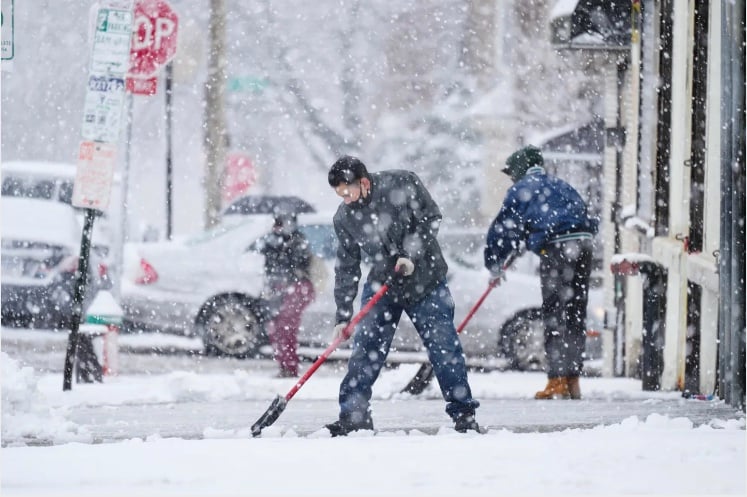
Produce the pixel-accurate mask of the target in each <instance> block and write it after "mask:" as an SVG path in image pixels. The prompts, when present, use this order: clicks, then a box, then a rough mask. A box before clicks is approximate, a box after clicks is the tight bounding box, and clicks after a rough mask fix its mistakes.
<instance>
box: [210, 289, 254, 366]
mask: <svg viewBox="0 0 747 497" xmlns="http://www.w3.org/2000/svg"><path fill="white" fill-rule="evenodd" d="M197 330H198V332H199V333H200V336H201V337H202V341H203V343H204V344H205V352H206V354H208V355H210V354H214V353H217V354H220V355H228V356H232V357H241V358H244V357H254V356H257V355H259V353H260V350H259V349H260V347H261V346H262V345H264V344H266V343H267V337H266V335H265V332H264V328H263V326H262V321H261V319H260V314H259V312H258V310H257V309H256V306H255V304H253V303H252V302H251V301H249V300H247V299H246V298H244V297H241V296H237V295H230V296H223V297H219V298H216V299H214V300H212V301H210V302H208V303H207V304H205V306H204V307H203V308H202V311H201V312H200V318H199V320H198V323H197Z"/></svg>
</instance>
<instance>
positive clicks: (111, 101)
mask: <svg viewBox="0 0 747 497" xmlns="http://www.w3.org/2000/svg"><path fill="white" fill-rule="evenodd" d="M124 99H125V80H124V77H122V76H113V75H110V76H105V75H95V74H91V75H90V76H88V87H87V88H86V98H85V101H84V103H83V127H82V131H81V136H82V137H83V139H84V140H91V141H98V142H110V143H113V142H117V141H119V135H120V131H121V129H122V122H121V121H122V106H123V105H124Z"/></svg>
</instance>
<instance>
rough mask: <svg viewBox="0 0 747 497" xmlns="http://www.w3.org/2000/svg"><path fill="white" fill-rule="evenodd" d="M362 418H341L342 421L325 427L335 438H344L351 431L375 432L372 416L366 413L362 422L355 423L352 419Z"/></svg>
mask: <svg viewBox="0 0 747 497" xmlns="http://www.w3.org/2000/svg"><path fill="white" fill-rule="evenodd" d="M358 417H360V416H349V415H348V416H340V419H338V420H337V421H335V422H334V423H330V424H328V425H325V426H324V427H325V428H327V429H328V430H329V433H330V434H331V435H332V436H333V437H344V436H346V435H347V434H348V433H350V432H351V431H358V430H373V429H374V426H373V420H372V419H371V414H370V413H366V414H365V415H364V416H363V417H362V418H363V419H362V420H361V421H353V420H352V419H351V418H358Z"/></svg>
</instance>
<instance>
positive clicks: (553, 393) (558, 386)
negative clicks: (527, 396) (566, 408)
mask: <svg viewBox="0 0 747 497" xmlns="http://www.w3.org/2000/svg"><path fill="white" fill-rule="evenodd" d="M570 397H571V393H570V392H569V391H568V378H566V377H565V376H561V377H559V378H550V379H548V380H547V386H546V387H545V389H544V390H542V391H540V392H537V393H536V394H534V398H535V399H569V398H570Z"/></svg>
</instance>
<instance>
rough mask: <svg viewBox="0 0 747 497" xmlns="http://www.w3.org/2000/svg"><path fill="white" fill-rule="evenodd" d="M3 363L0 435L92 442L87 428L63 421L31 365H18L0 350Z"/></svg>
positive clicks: (31, 440)
mask: <svg viewBox="0 0 747 497" xmlns="http://www.w3.org/2000/svg"><path fill="white" fill-rule="evenodd" d="M0 363H1V364H2V438H3V440H8V439H15V440H19V439H25V440H27V442H28V443H33V441H34V440H55V441H57V442H58V443H62V442H91V441H92V440H91V438H92V437H91V435H90V433H88V431H87V430H85V429H81V428H79V427H78V426H77V425H75V424H74V423H71V422H69V421H66V420H65V419H64V417H63V416H62V415H61V414H60V413H58V412H57V411H56V410H55V409H52V408H50V407H49V406H48V403H47V399H46V398H45V396H44V394H43V393H42V392H41V391H40V389H39V380H38V378H37V377H36V376H35V375H34V371H33V369H32V368H30V367H21V366H20V365H19V363H18V361H16V360H15V359H12V358H11V357H10V356H8V354H6V353H5V352H0Z"/></svg>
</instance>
